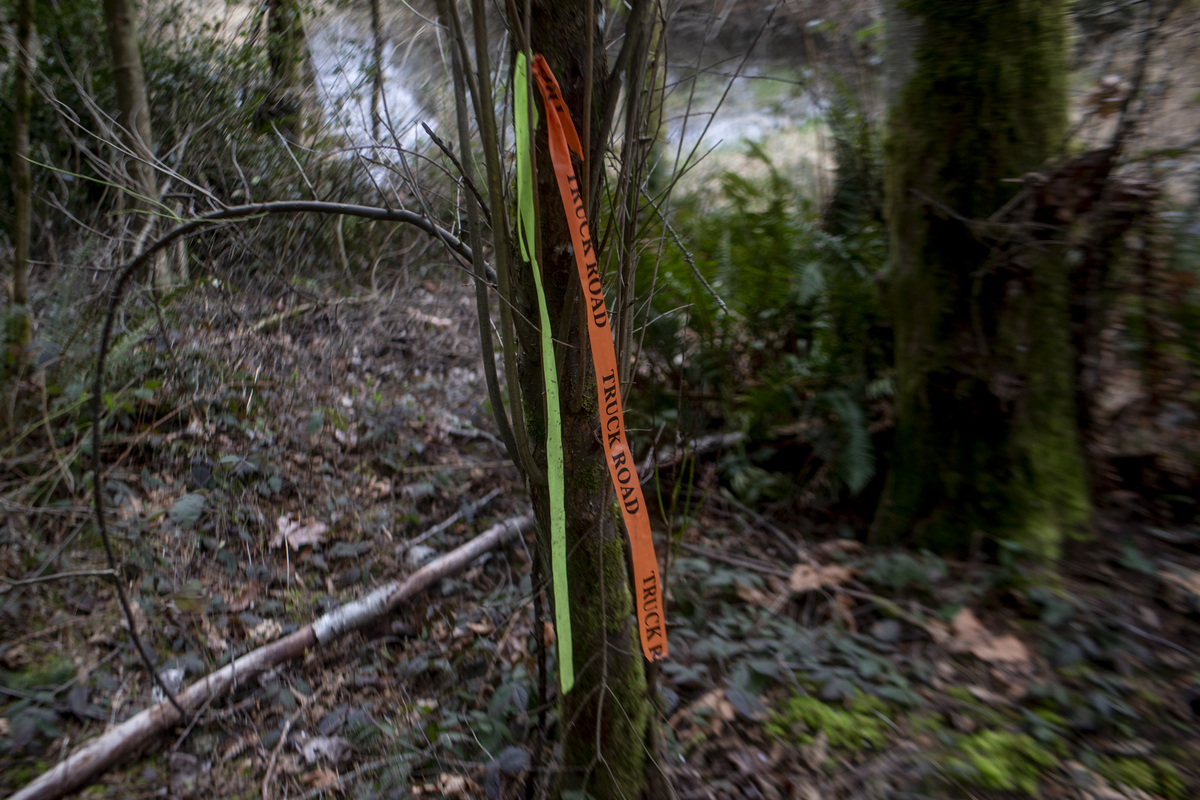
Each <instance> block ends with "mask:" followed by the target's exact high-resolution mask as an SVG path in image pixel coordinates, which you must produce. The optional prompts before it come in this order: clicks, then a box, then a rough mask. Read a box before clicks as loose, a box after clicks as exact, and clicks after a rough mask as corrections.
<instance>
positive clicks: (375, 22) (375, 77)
mask: <svg viewBox="0 0 1200 800" xmlns="http://www.w3.org/2000/svg"><path fill="white" fill-rule="evenodd" d="M379 3H380V0H371V138H372V139H374V140H375V141H377V142H378V141H379V127H380V124H381V123H382V122H383V118H382V117H381V116H380V106H381V105H382V101H383V22H382V20H381V19H380V13H379Z"/></svg>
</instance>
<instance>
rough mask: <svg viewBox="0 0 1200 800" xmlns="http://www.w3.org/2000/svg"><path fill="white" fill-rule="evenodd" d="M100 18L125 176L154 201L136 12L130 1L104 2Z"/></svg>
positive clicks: (147, 108) (147, 106)
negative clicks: (104, 27) (126, 152)
mask: <svg viewBox="0 0 1200 800" xmlns="http://www.w3.org/2000/svg"><path fill="white" fill-rule="evenodd" d="M104 18H105V22H106V23H107V25H108V47H109V53H110V55H111V56H112V72H113V83H114V84H115V85H116V89H117V122H118V123H119V124H120V125H121V127H122V129H123V134H124V136H125V144H126V146H127V147H128V148H129V150H130V151H131V152H132V155H131V156H130V157H128V158H126V160H125V165H126V172H127V173H128V175H129V177H130V183H131V185H132V186H133V187H134V190H135V191H137V192H138V193H140V194H142V195H143V196H145V197H148V198H151V199H156V198H155V195H156V194H157V192H156V191H155V182H154V167H153V159H154V155H153V153H154V139H153V137H152V135H151V130H152V129H151V126H150V103H149V99H148V97H147V95H146V78H145V75H144V74H143V72H142V57H141V53H140V51H139V49H138V34H137V8H136V7H135V5H134V2H133V0H104ZM142 205H144V203H143V204H142Z"/></svg>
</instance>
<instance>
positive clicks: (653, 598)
mask: <svg viewBox="0 0 1200 800" xmlns="http://www.w3.org/2000/svg"><path fill="white" fill-rule="evenodd" d="M533 74H534V77H536V78H537V83H538V89H539V90H541V93H542V99H543V100H544V101H545V103H546V128H547V134H548V137H549V140H550V160H551V161H553V162H554V174H555V176H556V177H557V178H558V191H559V194H560V195H561V196H562V204H563V210H564V211H565V212H566V214H567V227H569V228H570V229H571V244H572V245H574V247H575V266H576V267H577V268H578V270H579V282H580V284H581V285H582V287H583V294H584V297H585V298H586V301H585V302H586V303H587V310H588V313H587V314H585V316H586V317H587V320H588V339H589V341H590V342H591V345H592V366H593V368H594V369H595V370H596V395H597V398H598V400H599V406H600V420H601V439H602V440H603V442H604V453H605V456H606V457H607V460H608V474H609V476H610V477H611V478H612V482H613V486H614V487H616V490H617V497H618V498H619V501H620V504H621V512H622V514H623V515H624V517H625V527H626V529H627V530H628V531H629V548H630V551H631V552H632V555H633V580H634V585H635V587H636V589H637V598H636V601H635V605H636V606H637V615H638V633H639V635H640V636H641V640H642V652H643V653H644V654H645V656H646V658H648V659H649V660H651V661H657V660H658V659H660V658H666V656H667V634H666V629H667V628H666V618H665V617H664V615H663V606H662V602H663V599H662V582H661V581H660V580H659V576H658V558H657V557H656V556H655V555H654V540H653V539H652V538H651V536H650V516H649V515H648V514H647V513H646V499H645V498H644V497H643V496H642V484H641V482H640V481H639V480H638V477H637V471H636V470H635V469H634V463H633V456H632V455H631V454H630V452H629V446H628V441H627V440H626V437H625V411H624V409H623V408H622V407H621V387H620V385H619V384H618V382H617V354H616V352H615V351H614V349H613V340H612V334H611V333H610V332H609V326H608V308H607V307H606V306H605V304H604V289H603V286H602V285H601V282H600V273H599V271H598V269H597V267H596V251H595V249H594V248H593V246H592V234H591V231H590V229H589V228H588V221H587V209H586V208H585V200H584V197H583V193H582V191H581V190H580V187H579V181H578V179H577V178H576V177H575V168H574V166H573V165H572V164H571V151H574V152H575V153H576V154H578V155H579V157H580V158H583V147H582V146H581V145H580V144H579V134H578V133H576V132H575V123H573V122H572V121H571V115H570V114H569V113H567V109H566V106H565V105H564V103H563V100H562V95H561V93H560V92H559V89H558V81H557V80H555V78H554V73H553V72H551V71H550V65H549V64H547V63H546V59H545V58H543V57H542V56H541V55H537V56H534V59H533Z"/></svg>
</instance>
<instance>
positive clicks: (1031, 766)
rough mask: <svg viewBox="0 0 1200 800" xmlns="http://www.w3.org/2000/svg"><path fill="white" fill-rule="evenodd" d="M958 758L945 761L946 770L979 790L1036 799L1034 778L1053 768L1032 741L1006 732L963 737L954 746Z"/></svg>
mask: <svg viewBox="0 0 1200 800" xmlns="http://www.w3.org/2000/svg"><path fill="white" fill-rule="evenodd" d="M957 749H958V751H960V752H961V753H962V756H964V757H962V758H960V757H957V756H955V757H952V758H949V759H947V761H946V766H947V767H948V768H949V769H951V770H953V771H954V772H956V773H958V774H960V775H961V776H962V777H963V778H964V779H965V780H967V781H969V782H971V783H974V784H975V785H976V786H979V787H980V788H983V789H998V790H1001V791H1010V792H1011V791H1020V792H1024V793H1025V794H1028V795H1031V796H1036V795H1037V792H1038V778H1039V777H1041V774H1042V772H1043V771H1044V770H1045V769H1047V768H1049V767H1052V766H1054V764H1055V763H1056V760H1055V758H1054V756H1052V755H1050V754H1049V753H1047V752H1046V749H1045V748H1044V747H1043V746H1042V745H1040V744H1038V743H1037V742H1036V741H1035V740H1034V739H1033V737H1031V736H1028V735H1026V734H1023V733H1009V732H1007V731H980V732H979V733H976V734H972V735H971V736H966V737H963V738H962V739H961V740H960V741H959V742H958V746H957Z"/></svg>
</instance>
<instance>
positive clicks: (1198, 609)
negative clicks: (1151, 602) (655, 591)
mask: <svg viewBox="0 0 1200 800" xmlns="http://www.w3.org/2000/svg"><path fill="white" fill-rule="evenodd" d="M1158 577H1159V579H1160V580H1161V581H1162V582H1163V594H1164V595H1165V597H1166V600H1167V603H1168V604H1169V605H1170V606H1171V607H1172V608H1174V609H1175V610H1176V611H1179V612H1180V613H1183V614H1200V572H1196V571H1194V570H1190V569H1184V568H1183V567H1180V566H1176V565H1171V566H1170V567H1168V568H1167V569H1163V570H1160V571H1159V573H1158Z"/></svg>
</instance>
